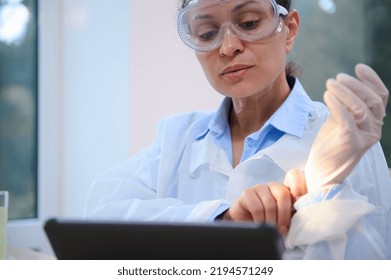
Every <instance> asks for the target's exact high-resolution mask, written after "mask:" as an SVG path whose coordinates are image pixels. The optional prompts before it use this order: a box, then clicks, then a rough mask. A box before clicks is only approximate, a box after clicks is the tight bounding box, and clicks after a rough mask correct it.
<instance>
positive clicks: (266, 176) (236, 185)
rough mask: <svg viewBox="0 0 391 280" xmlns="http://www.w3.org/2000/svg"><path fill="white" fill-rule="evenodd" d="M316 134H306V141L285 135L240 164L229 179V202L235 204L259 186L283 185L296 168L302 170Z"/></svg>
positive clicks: (306, 132) (310, 131) (312, 131)
mask: <svg viewBox="0 0 391 280" xmlns="http://www.w3.org/2000/svg"><path fill="white" fill-rule="evenodd" d="M316 134H317V130H309V131H305V132H304V134H303V137H296V136H293V135H289V134H285V135H284V136H282V137H281V138H280V139H279V140H278V141H277V142H276V143H275V144H274V145H271V146H270V147H268V148H266V149H264V150H262V151H260V152H258V153H256V154H255V155H254V156H252V157H251V158H249V159H247V160H245V161H243V162H242V163H240V164H239V165H238V166H237V167H236V168H235V170H234V171H233V172H232V176H231V177H230V179H229V182H228V186H227V199H228V200H230V201H234V200H235V199H237V197H238V196H239V195H240V193H241V192H242V191H243V190H245V189H247V188H249V187H252V186H254V185H256V184H267V183H269V182H279V183H282V182H283V180H284V178H285V174H286V172H287V171H289V170H290V169H292V168H297V169H299V170H302V169H303V168H304V165H305V163H306V160H307V158H308V154H309V152H310V149H311V145H312V142H313V141H314V138H315V136H316Z"/></svg>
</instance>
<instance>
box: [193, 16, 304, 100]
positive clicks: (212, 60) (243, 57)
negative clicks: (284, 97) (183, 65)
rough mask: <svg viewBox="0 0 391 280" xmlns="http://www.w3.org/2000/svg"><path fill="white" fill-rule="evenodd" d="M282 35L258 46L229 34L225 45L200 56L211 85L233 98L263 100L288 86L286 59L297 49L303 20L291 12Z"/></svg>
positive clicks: (224, 40)
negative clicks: (300, 21) (284, 84)
mask: <svg viewBox="0 0 391 280" xmlns="http://www.w3.org/2000/svg"><path fill="white" fill-rule="evenodd" d="M281 26H282V30H281V32H276V33H274V34H273V35H272V36H270V37H268V38H266V39H262V40H261V41H257V42H247V41H244V40H241V39H240V38H238V37H236V36H235V35H234V34H229V32H226V33H225V35H224V37H223V40H222V43H221V45H220V46H219V47H218V48H216V49H214V50H212V51H209V52H196V56H197V58H198V60H199V62H200V64H201V66H202V68H203V70H204V72H205V75H206V77H207V79H208V80H209V82H210V84H211V85H212V86H213V87H214V88H215V89H216V90H217V91H218V92H219V93H221V94H223V95H225V96H228V97H231V98H246V97H253V96H261V95H262V94H263V93H264V92H267V91H268V90H269V89H272V88H275V87H278V86H280V85H279V83H286V78H285V65H286V56H287V54H288V53H289V52H290V51H291V49H292V48H293V43H294V39H295V37H296V35H297V32H298V26H299V17H298V14H297V12H296V11H291V12H290V13H289V14H288V16H287V17H286V19H285V20H283V19H281Z"/></svg>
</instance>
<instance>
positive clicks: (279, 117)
mask: <svg viewBox="0 0 391 280" xmlns="http://www.w3.org/2000/svg"><path fill="white" fill-rule="evenodd" d="M310 110H311V99H310V98H309V96H308V95H307V93H306V92H305V90H304V88H303V86H302V85H301V83H300V81H299V80H298V79H297V78H296V81H295V84H294V86H293V88H292V91H291V93H290V94H289V96H288V97H287V99H286V100H285V101H284V102H283V103H282V104H281V106H280V107H279V108H278V109H277V111H276V112H274V114H273V115H272V116H271V117H270V119H269V120H268V121H267V122H266V124H265V126H264V127H266V126H267V125H272V126H273V127H275V128H276V129H278V130H280V131H282V132H284V133H287V134H290V135H293V136H296V137H301V136H302V135H303V132H304V129H305V125H306V123H307V120H308V116H309V115H310Z"/></svg>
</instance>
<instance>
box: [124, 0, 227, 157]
mask: <svg viewBox="0 0 391 280" xmlns="http://www.w3.org/2000/svg"><path fill="white" fill-rule="evenodd" d="M178 1H179V0H164V1H137V0H134V1H131V11H132V13H131V48H130V55H131V78H130V81H131V112H130V114H131V152H132V153H134V152H136V151H138V150H140V149H141V148H143V147H145V146H146V145H148V144H149V143H150V142H151V141H152V140H153V138H154V135H155V124H156V122H157V120H159V119H161V118H162V117H165V116H167V115H171V114H174V113H178V112H186V111H193V110H211V109H215V108H216V107H217V106H218V105H219V104H220V102H221V99H222V97H221V96H220V95H219V94H218V93H216V92H215V91H214V90H213V89H212V88H211V87H210V86H209V83H208V82H207V80H206V78H205V77H204V74H203V72H202V69H201V67H200V66H199V64H198V61H197V59H196V58H195V55H194V52H193V51H192V50H191V49H189V48H187V47H186V46H185V45H184V44H183V43H182V42H181V41H180V39H179V37H178V35H177V31H176V16H177V11H178V5H177V3H178Z"/></svg>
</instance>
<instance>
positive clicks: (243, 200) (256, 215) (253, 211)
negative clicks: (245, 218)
mask: <svg viewBox="0 0 391 280" xmlns="http://www.w3.org/2000/svg"><path fill="white" fill-rule="evenodd" d="M238 202H239V205H240V207H241V208H242V209H245V210H246V211H248V213H250V215H251V217H252V220H253V221H254V222H258V223H262V222H265V221H266V217H265V208H264V205H263V204H262V201H261V200H260V199H259V196H258V194H257V193H256V191H255V189H254V188H250V189H246V190H244V191H243V192H242V195H241V196H240V198H239V201H238Z"/></svg>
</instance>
